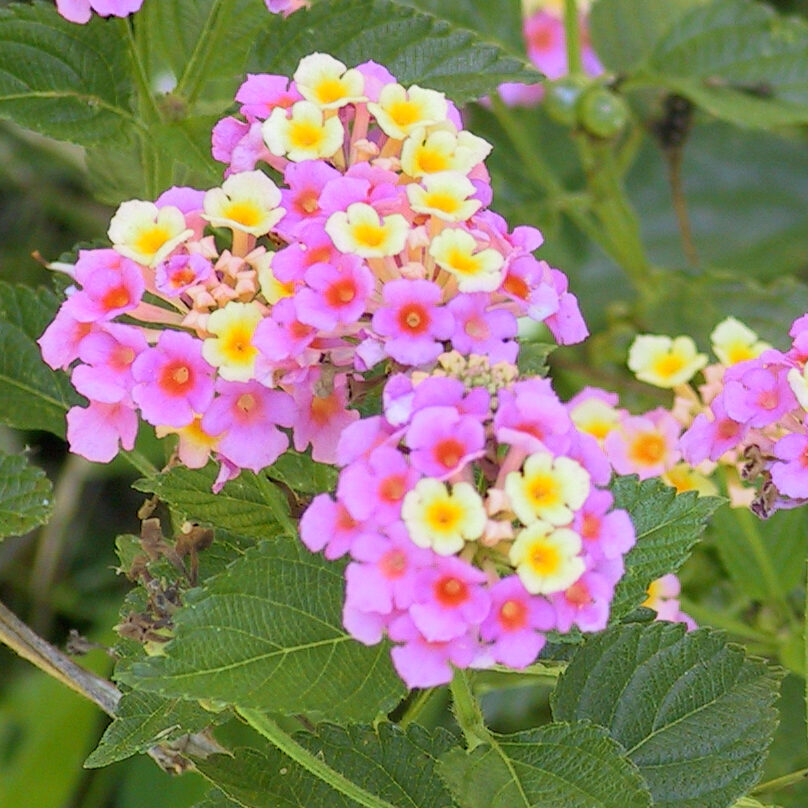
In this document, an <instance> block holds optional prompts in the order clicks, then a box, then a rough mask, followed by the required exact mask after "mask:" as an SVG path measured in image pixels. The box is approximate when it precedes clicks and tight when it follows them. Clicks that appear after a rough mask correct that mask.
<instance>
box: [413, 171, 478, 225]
mask: <svg viewBox="0 0 808 808" xmlns="http://www.w3.org/2000/svg"><path fill="white" fill-rule="evenodd" d="M421 183H422V184H421V185H416V184H415V183H411V184H410V185H408V186H407V198H408V199H409V200H410V207H411V208H412V209H413V210H414V211H415V212H416V213H427V214H429V215H430V216H435V217H436V218H438V219H443V220H444V221H446V222H463V221H465V220H466V219H468V218H469V217H470V216H472V215H474V214H475V213H476V212H477V211H478V210H479V208H480V205H481V203H480V201H479V200H477V199H469V198H468V197H470V196H472V195H473V194H474V192H475V190H476V189H475V187H474V185H473V184H472V182H471V180H469V178H468V177H466V176H465V175H464V174H461V173H459V172H458V171H441V172H439V173H437V174H430V175H428V176H426V177H424V178H423V180H422V181H421Z"/></svg>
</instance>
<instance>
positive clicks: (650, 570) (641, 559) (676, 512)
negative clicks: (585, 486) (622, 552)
mask: <svg viewBox="0 0 808 808" xmlns="http://www.w3.org/2000/svg"><path fill="white" fill-rule="evenodd" d="M612 493H613V494H614V500H615V507H616V508H625V510H627V511H628V512H629V514H630V516H631V521H632V522H633V523H634V530H635V531H636V534H637V543H636V544H635V545H634V547H632V548H631V550H629V552H628V553H627V555H626V557H625V564H626V573H625V575H624V576H623V577H622V578H621V579H620V582H619V583H618V584H617V589H616V591H615V595H614V600H613V601H612V609H611V617H612V620H619V619H620V618H621V617H623V616H624V615H626V614H628V613H629V612H630V611H631V610H632V609H634V608H635V607H637V606H639V605H640V604H641V603H642V602H643V601H644V600H645V598H646V589H648V584H650V583H651V581H653V580H654V579H655V578H659V577H660V576H661V575H664V574H665V573H668V572H675V571H676V570H677V569H679V567H680V566H681V565H682V564H683V563H684V561H685V559H686V558H687V557H688V555H689V553H690V549H691V548H692V547H693V545H694V544H695V543H696V542H697V541H698V539H699V536H700V535H701V533H702V531H703V530H704V526H705V523H706V521H707V519H708V518H709V517H710V515H711V514H712V513H713V512H714V511H715V510H716V508H718V506H719V505H720V504H721V502H722V500H721V499H719V498H718V497H699V496H698V495H697V494H696V493H695V492H694V491H686V492H685V493H684V494H679V495H677V494H676V492H675V490H674V489H673V488H671V487H670V486H668V485H665V483H663V482H661V481H660V480H658V479H656V478H652V479H650V480H643V481H642V482H640V481H639V479H638V478H637V476H636V475H633V474H632V475H631V476H627V477H617V478H616V479H615V481H614V483H613V484H612Z"/></svg>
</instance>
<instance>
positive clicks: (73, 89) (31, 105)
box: [0, 3, 134, 144]
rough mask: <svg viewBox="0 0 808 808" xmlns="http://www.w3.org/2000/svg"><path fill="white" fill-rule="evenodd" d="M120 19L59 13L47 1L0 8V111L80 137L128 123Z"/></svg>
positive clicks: (110, 132)
mask: <svg viewBox="0 0 808 808" xmlns="http://www.w3.org/2000/svg"><path fill="white" fill-rule="evenodd" d="M121 24H122V21H120V20H103V19H101V18H100V17H97V16H96V15H93V19H92V20H91V21H90V22H89V23H88V24H87V25H75V24H74V23H71V22H68V21H67V20H65V19H62V17H60V16H59V15H58V14H57V13H56V9H55V8H54V7H53V5H52V4H47V3H35V4H34V5H30V6H29V5H21V4H13V5H11V6H9V7H8V8H4V9H0V116H3V117H5V118H11V119H12V120H14V121H16V122H17V123H19V124H21V125H22V126H26V127H28V128H29V129H35V130H36V131H38V132H41V133H42V134H44V135H49V136H51V137H55V138H59V139H61V140H71V141H73V142H75V143H81V144H88V143H94V142H96V141H99V140H104V139H109V138H115V137H117V136H119V135H120V134H121V133H122V131H123V129H124V128H125V127H126V126H132V125H133V120H134V119H133V117H132V114H131V111H130V109H129V95H130V91H131V87H130V84H129V81H128V76H129V65H128V63H127V58H128V57H127V47H126V44H125V41H124V39H123V35H122V29H121Z"/></svg>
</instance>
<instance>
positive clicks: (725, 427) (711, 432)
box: [679, 395, 747, 466]
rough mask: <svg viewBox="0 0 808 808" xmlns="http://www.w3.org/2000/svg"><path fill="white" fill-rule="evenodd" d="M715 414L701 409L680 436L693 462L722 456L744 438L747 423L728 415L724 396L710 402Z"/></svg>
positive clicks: (711, 409) (712, 411) (683, 451)
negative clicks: (706, 412) (707, 413)
mask: <svg viewBox="0 0 808 808" xmlns="http://www.w3.org/2000/svg"><path fill="white" fill-rule="evenodd" d="M710 413H711V416H712V418H708V416H707V415H706V414H705V413H699V414H698V415H697V416H696V417H695V418H694V420H693V423H692V424H691V425H690V428H689V429H688V430H687V432H685V433H684V434H683V435H682V437H681V438H679V448H680V449H681V451H682V455H683V456H684V458H685V460H686V461H687V462H688V463H690V465H691V466H696V465H698V464H699V463H701V462H703V461H704V460H707V459H708V458H709V459H710V460H712V461H716V460H718V458H719V457H721V455H722V454H724V453H725V452H728V451H729V450H730V449H733V448H735V447H736V446H737V445H738V444H739V443H740V442H741V441H742V440H743V438H744V436H745V435H746V432H747V427H746V426H745V425H744V424H739V423H738V422H737V421H735V420H733V419H732V418H730V417H729V415H727V413H726V410H725V409H724V401H723V397H722V396H720V395H719V396H718V397H716V398H715V399H714V400H713V403H712V404H711V405H710Z"/></svg>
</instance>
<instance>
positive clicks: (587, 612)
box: [550, 559, 622, 632]
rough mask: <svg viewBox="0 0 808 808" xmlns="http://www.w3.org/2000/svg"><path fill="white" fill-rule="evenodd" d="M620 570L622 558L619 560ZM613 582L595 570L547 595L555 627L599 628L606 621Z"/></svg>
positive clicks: (559, 628)
mask: <svg viewBox="0 0 808 808" xmlns="http://www.w3.org/2000/svg"><path fill="white" fill-rule="evenodd" d="M620 570H621V573H622V559H621V560H620ZM613 594H614V583H612V582H611V581H610V580H609V579H608V578H607V577H606V576H603V575H599V574H598V573H597V572H594V571H589V572H585V573H584V574H583V575H581V577H580V578H579V579H578V580H577V581H576V582H575V583H574V584H573V585H572V586H570V587H568V588H567V589H566V590H565V591H564V592H558V593H557V594H553V595H550V600H551V601H552V603H553V606H555V610H556V615H557V619H558V630H559V631H562V632H567V631H569V630H570V628H571V627H572V626H573V625H576V626H578V628H580V629H581V631H600V630H601V629H604V628H606V624H607V623H608V622H609V605H610V603H611V600H612V596H613Z"/></svg>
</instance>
